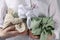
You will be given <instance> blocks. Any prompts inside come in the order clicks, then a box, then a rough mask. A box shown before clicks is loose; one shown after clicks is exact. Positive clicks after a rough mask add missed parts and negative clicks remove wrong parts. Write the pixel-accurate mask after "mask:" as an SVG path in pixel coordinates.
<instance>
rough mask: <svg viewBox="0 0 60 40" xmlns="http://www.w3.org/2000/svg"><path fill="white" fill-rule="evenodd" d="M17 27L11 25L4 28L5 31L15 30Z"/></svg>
mask: <svg viewBox="0 0 60 40" xmlns="http://www.w3.org/2000/svg"><path fill="white" fill-rule="evenodd" d="M14 29H15V27H14V26H10V27H7V28H6V29H4V31H5V32H8V31H11V30H14Z"/></svg>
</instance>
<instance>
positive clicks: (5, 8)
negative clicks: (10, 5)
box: [0, 0, 7, 27]
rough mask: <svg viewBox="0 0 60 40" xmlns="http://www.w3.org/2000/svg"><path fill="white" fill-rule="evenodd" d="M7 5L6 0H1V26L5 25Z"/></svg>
mask: <svg viewBox="0 0 60 40" xmlns="http://www.w3.org/2000/svg"><path fill="white" fill-rule="evenodd" d="M6 10H7V6H6V3H5V1H4V0H0V27H2V25H3V21H4V20H3V19H4V17H5V14H6Z"/></svg>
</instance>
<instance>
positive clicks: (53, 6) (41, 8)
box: [0, 0, 60, 40]
mask: <svg viewBox="0 0 60 40" xmlns="http://www.w3.org/2000/svg"><path fill="white" fill-rule="evenodd" d="M28 1H30V0H28ZM28 1H27V0H25V3H26V2H27V6H23V5H22V6H21V7H19V9H18V5H19V4H20V2H21V0H13V1H12V0H5V1H4V0H0V25H1V27H2V25H3V21H4V17H5V15H6V10H7V7H8V8H12V9H14V10H15V11H17V10H18V15H19V17H21V18H22V17H23V18H24V17H25V18H26V17H27V18H28V20H30V18H31V17H33V16H39V15H45V16H48V7H49V4H50V16H52V14H55V15H54V16H53V19H54V21H55V22H56V23H55V28H56V31H58V32H59V31H60V19H59V17H60V14H59V13H60V12H59V9H58V4H57V0H49V1H48V0H47V3H45V2H43V1H40V0H32V4H33V3H34V4H36V5H37V6H36V8H34V9H33V10H31V7H30V4H28V3H29V2H28ZM21 14H22V15H21ZM27 24H29V21H28V22H27ZM28 26H29V25H28ZM56 31H55V34H56ZM57 34H58V33H57ZM57 34H56V38H57ZM17 40H18V39H17ZM27 40H29V39H27Z"/></svg>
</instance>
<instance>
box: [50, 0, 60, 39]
mask: <svg viewBox="0 0 60 40" xmlns="http://www.w3.org/2000/svg"><path fill="white" fill-rule="evenodd" d="M50 4H51V5H50V16H51V15H53V19H54V21H55V26H54V27H55V30H54V33H55V35H56V39H59V31H60V12H59V7H58V3H57V0H52V2H51V3H50Z"/></svg>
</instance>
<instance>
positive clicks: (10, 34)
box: [8, 31, 19, 37]
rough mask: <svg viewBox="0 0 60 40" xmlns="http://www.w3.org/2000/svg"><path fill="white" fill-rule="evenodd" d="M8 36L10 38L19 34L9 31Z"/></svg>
mask: <svg viewBox="0 0 60 40" xmlns="http://www.w3.org/2000/svg"><path fill="white" fill-rule="evenodd" d="M8 35H9V36H10V37H11V36H16V35H19V32H18V31H10V32H8Z"/></svg>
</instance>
